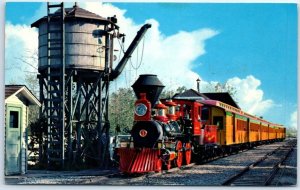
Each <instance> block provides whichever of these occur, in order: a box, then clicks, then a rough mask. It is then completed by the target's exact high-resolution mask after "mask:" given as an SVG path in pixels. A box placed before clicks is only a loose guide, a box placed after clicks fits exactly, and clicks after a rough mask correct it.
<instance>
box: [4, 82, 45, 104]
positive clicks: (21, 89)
mask: <svg viewBox="0 0 300 190" xmlns="http://www.w3.org/2000/svg"><path fill="white" fill-rule="evenodd" d="M17 94H22V95H23V96H24V97H25V98H26V99H27V100H28V101H29V103H30V104H31V105H38V106H41V103H40V101H39V100H38V99H37V98H36V97H35V95H34V94H33V93H32V92H31V91H30V90H29V89H28V88H27V87H26V86H25V85H5V99H7V98H9V97H11V96H14V95H17Z"/></svg>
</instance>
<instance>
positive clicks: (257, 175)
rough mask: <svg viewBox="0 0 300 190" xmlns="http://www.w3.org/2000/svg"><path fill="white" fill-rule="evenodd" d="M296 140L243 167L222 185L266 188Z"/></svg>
mask: <svg viewBox="0 0 300 190" xmlns="http://www.w3.org/2000/svg"><path fill="white" fill-rule="evenodd" d="M296 143H297V142H296V140H295V139H293V140H290V141H289V142H287V144H285V145H283V146H281V147H278V148H277V149H275V150H274V151H272V152H270V153H268V154H266V155H265V156H264V157H262V158H260V159H259V160H257V161H256V162H254V163H252V164H250V165H248V166H247V167H245V168H244V169H243V170H242V171H241V172H239V173H238V174H235V175H233V176H231V177H230V178H229V179H228V180H226V181H225V182H223V183H222V185H226V186H267V185H269V184H270V183H271V181H272V179H273V177H274V176H275V174H276V173H277V171H278V169H279V168H280V166H281V164H282V163H283V162H284V161H285V160H286V158H287V157H288V156H289V154H290V153H291V152H292V150H293V147H294V146H295V145H296Z"/></svg>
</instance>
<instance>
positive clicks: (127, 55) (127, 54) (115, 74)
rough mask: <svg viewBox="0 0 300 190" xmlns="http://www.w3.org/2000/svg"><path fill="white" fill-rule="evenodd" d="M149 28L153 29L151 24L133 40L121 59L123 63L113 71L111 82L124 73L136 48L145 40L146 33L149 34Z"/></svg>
mask: <svg viewBox="0 0 300 190" xmlns="http://www.w3.org/2000/svg"><path fill="white" fill-rule="evenodd" d="M149 28H151V24H145V25H144V26H142V28H141V29H140V30H139V31H138V32H137V34H136V36H135V38H134V39H133V41H132V42H131V44H130V46H129V47H128V49H127V50H126V52H125V53H124V56H123V58H122V59H121V61H120V62H119V64H118V65H117V66H116V68H115V69H114V70H113V71H112V73H111V75H110V79H111V80H114V79H116V78H117V77H118V76H119V75H120V74H121V73H122V71H123V69H124V67H125V66H126V63H127V61H128V59H129V58H130V57H131V55H132V53H133V52H134V50H135V49H136V47H137V46H138V44H139V43H140V41H141V39H142V38H143V36H144V35H145V33H146V32H147V30H148V29H149Z"/></svg>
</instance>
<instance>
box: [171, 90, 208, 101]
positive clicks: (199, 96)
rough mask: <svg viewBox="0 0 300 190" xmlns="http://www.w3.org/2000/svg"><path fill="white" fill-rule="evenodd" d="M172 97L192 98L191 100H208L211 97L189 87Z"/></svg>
mask: <svg viewBox="0 0 300 190" xmlns="http://www.w3.org/2000/svg"><path fill="white" fill-rule="evenodd" d="M172 98H174V99H190V100H206V99H209V98H208V97H207V96H205V95H204V94H203V93H200V92H197V91H196V90H194V89H189V90H186V91H184V92H183V93H177V94H175V95H174V96H173V97H172Z"/></svg>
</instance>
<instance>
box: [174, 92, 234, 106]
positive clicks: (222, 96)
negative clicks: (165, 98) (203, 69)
mask: <svg viewBox="0 0 300 190" xmlns="http://www.w3.org/2000/svg"><path fill="white" fill-rule="evenodd" d="M173 98H174V99H189V100H217V101H220V102H224V103H226V104H228V105H231V106H233V107H235V108H240V107H239V106H238V105H237V103H236V102H235V101H234V100H233V98H232V97H231V96H230V94H229V93H228V92H212V93H200V92H198V91H196V90H194V89H189V90H186V91H185V92H183V93H181V94H175V95H174V96H173Z"/></svg>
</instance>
